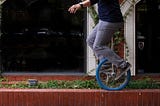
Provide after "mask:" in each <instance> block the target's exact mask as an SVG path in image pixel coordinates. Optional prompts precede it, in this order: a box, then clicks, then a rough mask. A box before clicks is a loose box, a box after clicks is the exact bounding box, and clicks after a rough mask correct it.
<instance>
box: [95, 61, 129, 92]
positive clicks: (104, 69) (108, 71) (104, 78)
mask: <svg viewBox="0 0 160 106" xmlns="http://www.w3.org/2000/svg"><path fill="white" fill-rule="evenodd" d="M116 73H118V70H117V68H116V67H115V66H114V65H113V64H111V63H109V62H108V60H107V59H104V60H102V61H101V62H100V63H99V64H98V67H97V69H96V79H97V82H98V84H99V86H100V87H101V88H102V89H105V90H121V89H123V88H124V87H126V86H127V84H128V83H129V81H130V78H131V71H130V69H129V70H128V71H127V72H126V73H125V74H124V75H122V76H121V77H120V78H118V79H116Z"/></svg>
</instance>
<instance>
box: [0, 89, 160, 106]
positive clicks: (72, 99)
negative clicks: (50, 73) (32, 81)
mask: <svg viewBox="0 0 160 106" xmlns="http://www.w3.org/2000/svg"><path fill="white" fill-rule="evenodd" d="M0 106H160V89H139V90H121V91H106V90H97V89H92V90H91V89H0Z"/></svg>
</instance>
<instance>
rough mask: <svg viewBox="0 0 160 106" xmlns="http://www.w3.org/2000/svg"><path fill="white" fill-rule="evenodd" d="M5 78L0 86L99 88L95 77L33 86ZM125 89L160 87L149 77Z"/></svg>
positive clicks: (132, 83) (51, 81) (132, 81)
mask: <svg viewBox="0 0 160 106" xmlns="http://www.w3.org/2000/svg"><path fill="white" fill-rule="evenodd" d="M2 82H8V81H7V80H6V79H3V78H0V88H14V89H16V88H21V89H30V88H33V89H100V87H99V85H98V84H97V81H96V80H95V79H90V80H71V81H65V80H50V81H46V82H42V81H41V82H38V84H37V85H35V86H30V85H29V84H28V82H27V81H20V82H17V83H12V84H9V83H6V84H3V83H2ZM125 89H160V81H158V80H153V79H151V78H147V77H146V78H143V79H138V80H131V81H130V82H129V84H128V85H127V86H126V88H125Z"/></svg>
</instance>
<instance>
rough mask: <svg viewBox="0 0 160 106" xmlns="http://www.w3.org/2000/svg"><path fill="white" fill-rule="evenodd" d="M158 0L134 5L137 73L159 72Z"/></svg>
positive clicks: (159, 31)
mask: <svg viewBox="0 0 160 106" xmlns="http://www.w3.org/2000/svg"><path fill="white" fill-rule="evenodd" d="M159 25H160V0H141V1H140V2H139V3H138V4H137V5H136V38H137V39H136V68H137V72H138V73H159V70H160V65H159V62H158V61H159V60H160V51H159V49H160V46H159V45H160V29H159Z"/></svg>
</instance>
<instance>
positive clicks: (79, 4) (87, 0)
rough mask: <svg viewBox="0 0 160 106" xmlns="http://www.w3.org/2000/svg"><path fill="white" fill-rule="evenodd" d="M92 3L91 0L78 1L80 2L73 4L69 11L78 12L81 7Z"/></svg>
mask: <svg viewBox="0 0 160 106" xmlns="http://www.w3.org/2000/svg"><path fill="white" fill-rule="evenodd" d="M90 5H91V2H90V0H85V1H82V2H80V3H78V4H74V5H72V6H71V7H70V8H69V9H68V11H69V12H70V13H76V11H77V10H79V9H81V8H84V7H89V6H90Z"/></svg>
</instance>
